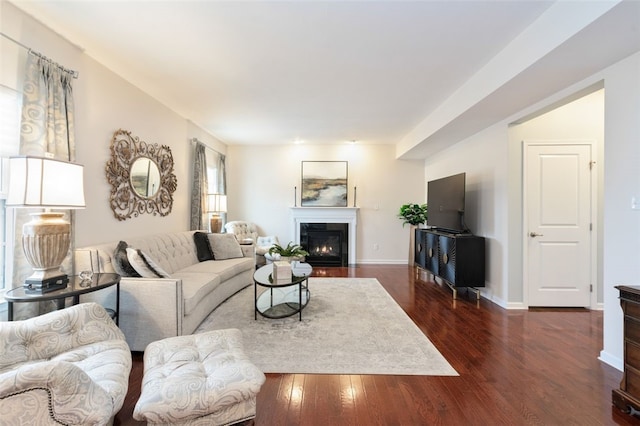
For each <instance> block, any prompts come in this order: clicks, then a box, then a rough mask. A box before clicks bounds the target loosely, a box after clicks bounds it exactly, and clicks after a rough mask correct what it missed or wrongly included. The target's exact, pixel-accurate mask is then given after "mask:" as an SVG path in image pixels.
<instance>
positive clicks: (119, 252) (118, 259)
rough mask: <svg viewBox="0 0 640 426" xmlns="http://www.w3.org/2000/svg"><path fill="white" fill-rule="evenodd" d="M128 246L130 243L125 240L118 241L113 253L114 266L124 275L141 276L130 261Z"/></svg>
mask: <svg viewBox="0 0 640 426" xmlns="http://www.w3.org/2000/svg"><path fill="white" fill-rule="evenodd" d="M127 247H128V244H127V243H126V242H125V241H120V242H119V243H118V245H117V246H116V249H115V251H114V253H113V260H114V263H113V266H114V268H115V269H116V272H117V273H118V274H120V275H122V276H123V277H140V276H141V275H140V274H139V273H138V272H136V270H135V269H134V268H133V266H131V263H129V258H128V256H127Z"/></svg>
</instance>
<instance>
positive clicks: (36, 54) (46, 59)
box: [0, 33, 80, 78]
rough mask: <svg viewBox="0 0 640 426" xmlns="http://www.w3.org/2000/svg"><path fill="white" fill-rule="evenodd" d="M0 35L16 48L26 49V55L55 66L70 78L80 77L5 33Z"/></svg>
mask: <svg viewBox="0 0 640 426" xmlns="http://www.w3.org/2000/svg"><path fill="white" fill-rule="evenodd" d="M0 35H2V37H4V38H6V39H7V40H10V41H12V42H14V43H15V44H17V45H18V46H20V47H22V48H24V49H27V53H30V54H32V55H34V56H37V57H38V58H40V59H42V60H43V61H46V62H48V63H50V64H51V65H54V66H56V67H58V68H60V70H62V71H64V72H66V73H68V74H71V76H72V77H73V78H78V76H79V75H80V73H79V72H78V71H74V70H71V69H69V68H65V67H63V66H62V65H60V64H59V63H57V62H55V61H53V60H52V59H49V58H47V57H46V56H44V55H43V54H42V53H38V52H36V51H35V50H33V49H32V48H30V47H29V46H26V45H24V44H22V43H20V42H19V41H18V40H16V39H14V38H12V37H9V36H8V35H6V34H5V33H0Z"/></svg>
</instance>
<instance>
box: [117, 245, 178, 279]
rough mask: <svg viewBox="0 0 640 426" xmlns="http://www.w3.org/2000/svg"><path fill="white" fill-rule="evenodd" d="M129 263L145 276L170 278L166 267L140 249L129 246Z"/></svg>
mask: <svg viewBox="0 0 640 426" xmlns="http://www.w3.org/2000/svg"><path fill="white" fill-rule="evenodd" d="M127 259H128V260H129V263H130V264H131V266H132V267H133V269H135V270H136V272H137V273H138V274H140V276H141V277H143V278H170V276H169V274H167V273H166V272H165V271H164V269H162V268H161V267H160V265H158V264H157V263H156V262H155V261H154V260H153V259H151V258H150V257H149V255H147V254H146V253H144V252H143V251H142V250H140V249H134V248H132V247H127Z"/></svg>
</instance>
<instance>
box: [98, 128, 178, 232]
mask: <svg viewBox="0 0 640 426" xmlns="http://www.w3.org/2000/svg"><path fill="white" fill-rule="evenodd" d="M106 174H107V180H108V181H109V183H110V184H111V196H110V198H109V202H110V204H111V210H113V214H114V215H115V217H116V219H118V220H126V219H129V218H131V217H136V216H138V215H140V214H143V213H150V214H153V215H157V214H159V215H160V216H166V215H168V214H169V213H171V208H172V207H173V193H174V192H175V190H176V187H177V179H176V176H175V174H174V173H173V156H172V155H171V149H170V148H169V147H168V146H167V145H158V144H157V143H155V144H149V143H147V142H144V141H141V140H140V139H139V138H138V137H136V136H132V135H131V132H129V131H127V130H122V129H120V130H118V131H117V132H115V133H114V134H113V138H111V158H110V159H109V161H108V162H107V166H106Z"/></svg>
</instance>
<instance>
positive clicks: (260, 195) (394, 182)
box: [227, 144, 425, 263]
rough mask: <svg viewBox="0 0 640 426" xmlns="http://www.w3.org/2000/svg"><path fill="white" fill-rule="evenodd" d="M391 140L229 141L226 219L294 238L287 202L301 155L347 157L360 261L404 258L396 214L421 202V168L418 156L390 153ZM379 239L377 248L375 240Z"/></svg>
mask: <svg viewBox="0 0 640 426" xmlns="http://www.w3.org/2000/svg"><path fill="white" fill-rule="evenodd" d="M394 156H395V150H394V146H392V145H358V144H356V145H350V144H344V145H332V146H318V145H308V144H301V145H289V146H252V147H249V146H234V145H231V146H229V147H228V157H227V173H228V174H227V177H228V187H227V192H228V194H229V196H228V203H229V212H228V215H227V217H228V220H248V221H251V222H255V223H256V224H257V225H258V226H259V227H260V229H261V232H262V234H263V235H277V236H278V238H279V239H280V242H282V243H286V242H288V241H291V240H293V239H294V236H293V235H290V234H291V226H290V220H291V219H290V216H289V214H290V207H292V206H293V205H294V186H297V187H298V193H297V204H298V206H299V205H300V175H301V162H302V161H348V180H349V183H348V185H349V192H348V194H349V201H348V203H349V206H353V198H352V197H353V187H354V185H355V186H357V188H358V191H357V200H356V201H357V206H358V207H360V210H359V217H358V231H357V259H356V261H357V262H358V263H407V261H408V256H409V227H408V226H407V227H404V228H403V227H402V221H401V220H400V219H398V218H397V214H398V210H399V209H400V206H401V205H402V204H405V203H409V202H416V203H422V202H424V201H425V198H424V187H425V184H424V174H423V166H422V162H420V161H401V160H396V159H395V158H394ZM375 244H378V247H379V248H378V250H375V249H374V245H375Z"/></svg>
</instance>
